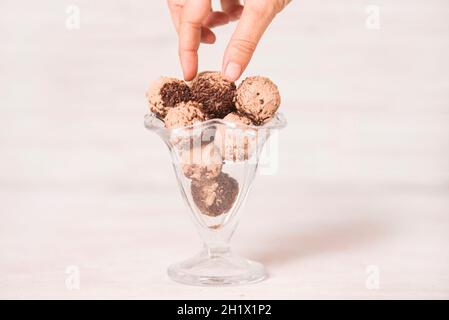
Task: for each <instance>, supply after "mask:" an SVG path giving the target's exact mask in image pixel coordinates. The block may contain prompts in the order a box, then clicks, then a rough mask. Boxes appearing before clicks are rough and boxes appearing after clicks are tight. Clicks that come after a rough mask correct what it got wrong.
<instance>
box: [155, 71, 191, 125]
mask: <svg viewBox="0 0 449 320" xmlns="http://www.w3.org/2000/svg"><path fill="white" fill-rule="evenodd" d="M146 96H147V99H148V102H149V107H150V110H151V111H152V112H153V113H155V114H156V115H157V116H158V117H159V118H160V119H163V118H164V117H165V116H166V115H167V112H168V110H170V109H171V108H173V107H174V106H175V105H176V104H178V103H179V102H187V101H189V100H190V88H189V86H188V85H187V84H186V83H185V82H184V81H181V80H178V79H174V78H167V77H160V78H159V79H158V80H156V81H155V82H153V83H152V84H151V86H150V88H149V89H148V91H147V92H146Z"/></svg>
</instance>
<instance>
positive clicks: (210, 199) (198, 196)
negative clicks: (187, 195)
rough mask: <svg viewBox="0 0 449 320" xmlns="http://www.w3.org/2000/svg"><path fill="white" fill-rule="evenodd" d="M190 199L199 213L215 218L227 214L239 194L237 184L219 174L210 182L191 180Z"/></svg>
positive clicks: (228, 177)
mask: <svg viewBox="0 0 449 320" xmlns="http://www.w3.org/2000/svg"><path fill="white" fill-rule="evenodd" d="M191 190H192V198H193V201H194V202H195V204H196V206H197V207H198V209H199V210H200V211H201V213H203V214H205V215H208V216H212V217H216V216H219V215H221V214H224V213H226V212H228V211H229V210H230V209H231V208H232V206H233V205H234V202H235V200H236V198H237V195H238V193H239V185H238V182H237V181H236V180H235V179H234V178H232V177H230V176H229V175H227V174H226V173H221V174H220V175H219V176H218V177H217V178H215V179H212V180H202V181H196V180H193V181H192V184H191Z"/></svg>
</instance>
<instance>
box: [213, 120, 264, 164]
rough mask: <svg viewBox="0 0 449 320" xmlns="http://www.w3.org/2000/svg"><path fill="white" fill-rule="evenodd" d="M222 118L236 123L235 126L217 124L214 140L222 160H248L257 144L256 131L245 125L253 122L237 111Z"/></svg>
mask: <svg viewBox="0 0 449 320" xmlns="http://www.w3.org/2000/svg"><path fill="white" fill-rule="evenodd" d="M223 120H225V121H229V122H232V123H234V124H235V125H236V126H235V128H232V127H229V126H226V125H223V126H219V127H218V130H217V132H216V134H215V140H214V141H215V144H216V145H217V146H218V148H219V149H220V153H221V155H222V157H223V160H227V161H233V162H236V161H244V160H248V159H249V158H250V157H251V155H252V153H253V151H254V150H255V149H256V146H257V131H256V130H254V129H251V128H248V127H247V126H250V125H254V123H253V122H252V121H251V119H249V118H248V117H247V116H244V115H241V114H237V113H230V114H228V115H227V116H226V117H224V118H223Z"/></svg>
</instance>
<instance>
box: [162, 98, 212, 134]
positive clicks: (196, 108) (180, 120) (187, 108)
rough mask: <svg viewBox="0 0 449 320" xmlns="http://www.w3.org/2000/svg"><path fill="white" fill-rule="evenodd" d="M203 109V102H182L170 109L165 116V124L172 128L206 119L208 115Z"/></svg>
mask: <svg viewBox="0 0 449 320" xmlns="http://www.w3.org/2000/svg"><path fill="white" fill-rule="evenodd" d="M201 109H202V108H201V104H199V103H198V102H193V101H188V102H180V103H178V104H177V105H176V106H175V107H174V108H170V109H169V110H168V112H167V115H166V116H165V118H164V121H165V126H166V127H167V128H169V129H172V128H179V127H185V126H190V125H192V124H195V123H197V122H201V121H205V120H206V119H207V117H206V116H205V115H204V113H203V111H201Z"/></svg>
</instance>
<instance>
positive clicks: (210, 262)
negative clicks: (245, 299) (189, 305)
mask: <svg viewBox="0 0 449 320" xmlns="http://www.w3.org/2000/svg"><path fill="white" fill-rule="evenodd" d="M168 275H169V277H170V278H171V279H173V280H174V281H176V282H180V283H183V284H189V285H196V286H232V285H242V284H250V283H255V282H259V281H262V280H264V279H265V278H266V277H267V274H266V272H265V268H264V266H263V265H262V264H260V263H258V262H255V261H251V260H247V259H244V258H241V257H239V256H237V255H234V254H232V253H231V252H229V251H228V252H226V253H220V254H211V253H210V252H208V251H207V250H204V251H202V252H201V253H200V254H198V255H196V256H195V257H193V258H190V259H187V260H185V261H183V262H180V263H176V264H173V265H171V266H170V267H169V268H168Z"/></svg>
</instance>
